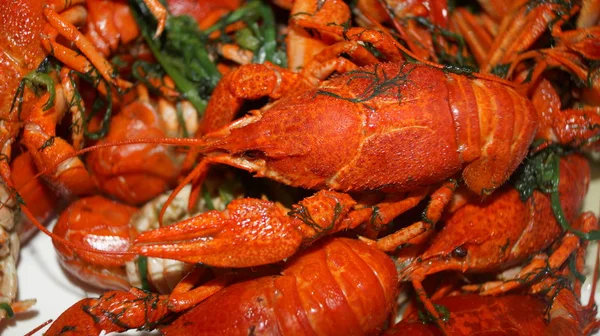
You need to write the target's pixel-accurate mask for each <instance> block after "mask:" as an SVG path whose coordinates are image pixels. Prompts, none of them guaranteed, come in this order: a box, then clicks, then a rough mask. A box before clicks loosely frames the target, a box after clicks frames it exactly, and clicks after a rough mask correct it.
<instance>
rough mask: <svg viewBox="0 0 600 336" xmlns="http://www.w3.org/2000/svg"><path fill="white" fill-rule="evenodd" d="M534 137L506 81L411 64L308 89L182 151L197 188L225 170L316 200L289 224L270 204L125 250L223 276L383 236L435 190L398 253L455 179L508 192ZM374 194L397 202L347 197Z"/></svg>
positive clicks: (426, 225)
mask: <svg viewBox="0 0 600 336" xmlns="http://www.w3.org/2000/svg"><path fill="white" fill-rule="evenodd" d="M270 68H271V69H273V71H277V72H278V73H280V74H285V72H284V69H280V70H278V69H276V67H275V66H270ZM230 84H231V85H237V84H238V83H230ZM240 85H247V87H241V88H240V87H237V90H238V91H244V92H245V93H246V94H247V95H249V96H251V95H252V90H262V91H260V92H263V91H264V88H263V86H262V85H260V83H256V82H253V81H252V82H249V81H242V82H241V83H240ZM207 113H208V112H207ZM536 128H537V119H536V112H535V110H534V107H533V106H532V104H531V103H530V102H529V100H527V99H526V98H525V97H523V96H521V95H519V94H518V93H517V92H516V91H515V90H513V88H512V87H510V86H509V85H507V84H504V83H503V82H502V81H501V80H497V81H496V80H488V79H482V78H475V77H468V76H464V75H457V74H454V73H450V72H445V71H443V70H440V69H437V68H434V67H431V66H427V65H418V64H410V63H376V64H373V65H368V66H364V67H359V68H356V69H355V70H352V71H348V72H346V73H344V74H342V75H339V76H335V77H333V78H331V79H330V80H327V81H324V82H322V83H321V84H320V85H318V86H316V87H314V88H308V89H304V90H291V91H288V92H286V93H285V94H284V95H283V97H282V98H281V99H279V100H277V101H275V102H274V103H273V104H271V105H270V107H268V108H264V109H263V110H261V111H254V112H253V113H251V114H250V115H248V116H245V117H243V118H241V119H238V120H237V121H234V122H233V123H231V124H229V125H228V126H225V127H223V128H221V129H219V130H217V131H214V132H211V133H208V134H206V135H205V136H203V137H202V138H200V139H198V140H194V139H186V141H185V143H186V144H187V145H190V144H192V143H194V144H195V145H196V146H197V148H198V151H199V152H200V153H201V154H202V155H203V159H202V160H201V161H200V162H199V164H198V165H197V167H196V170H195V171H194V175H195V176H204V173H205V171H206V169H208V167H209V166H210V165H212V164H226V165H230V166H233V167H237V168H240V169H244V170H247V171H249V172H252V173H254V174H255V175H256V176H260V177H267V178H271V179H273V180H276V181H278V182H282V183H285V184H288V185H291V186H296V187H303V188H308V189H321V190H322V191H321V192H319V193H317V194H316V195H314V196H313V197H310V198H307V199H305V200H304V201H303V202H300V203H299V204H297V205H295V206H294V210H292V211H291V212H289V213H288V212H287V211H286V210H285V209H283V208H282V207H281V206H279V205H277V204H274V203H270V202H266V201H260V200H251V199H243V200H238V201H236V202H232V203H231V204H230V205H229V206H228V208H227V209H226V210H225V211H224V212H222V213H218V212H215V211H211V212H207V213H204V214H201V215H199V216H197V217H194V218H191V219H188V220H186V221H184V222H182V223H179V224H175V225H172V226H169V227H166V228H161V229H158V230H155V231H150V232H146V233H144V234H142V235H141V236H139V237H138V239H137V240H136V242H134V244H133V246H132V250H133V251H134V252H135V253H140V254H143V255H146V256H155V257H161V258H169V259H178V260H182V261H186V262H202V263H206V264H209V265H215V266H217V265H218V266H221V267H228V266H229V267H248V266H253V265H260V264H264V263H270V262H274V261H277V260H282V259H285V258H288V257H289V256H291V255H292V254H293V253H295V252H296V250H297V249H298V247H299V246H300V244H301V243H302V242H306V241H313V240H314V239H315V238H318V237H320V236H322V235H324V234H328V233H332V232H336V231H339V230H343V229H351V228H355V227H357V226H358V225H360V224H362V223H365V222H369V221H373V220H375V221H376V222H377V223H372V224H377V225H380V224H386V223H388V222H390V221H391V220H392V219H393V218H394V217H396V216H398V215H399V214H400V213H402V212H404V211H406V210H407V209H409V208H411V207H413V206H415V205H416V204H417V203H419V201H420V200H422V199H423V198H424V197H425V196H427V195H429V194H430V188H432V187H436V186H437V187H436V188H438V189H436V190H434V191H433V193H431V196H430V197H431V202H430V204H429V206H428V208H427V211H426V212H425V214H424V215H425V218H424V220H423V221H420V222H417V223H414V224H413V225H411V226H408V227H406V228H404V229H402V230H400V231H399V232H397V233H396V234H395V236H396V238H395V241H396V243H397V244H398V245H399V244H402V243H404V242H407V241H408V240H410V239H412V238H414V237H416V236H419V235H420V234H422V233H423V232H425V231H428V230H430V228H431V227H432V226H433V223H435V222H436V221H437V220H438V219H439V217H440V215H441V212H442V210H443V208H444V206H445V204H447V202H448V201H449V199H450V198H451V197H450V196H451V194H452V193H453V191H454V189H455V188H456V183H455V182H454V181H452V180H451V179H452V178H457V177H458V178H459V179H460V180H462V181H464V183H465V184H466V185H467V186H468V188H469V189H470V190H472V191H473V192H475V193H477V194H487V193H490V192H491V191H493V190H494V189H496V188H497V187H499V186H500V185H501V184H502V183H504V182H505V181H506V180H507V179H508V177H509V176H510V174H511V173H512V172H513V171H514V170H515V169H516V167H517V166H518V164H519V163H520V162H521V160H522V159H523V158H524V156H525V154H526V152H527V148H528V146H529V145H530V143H531V141H532V139H533V136H534V134H535V132H536ZM183 142H184V141H183V140H182V141H179V140H175V141H170V143H183ZM457 175H459V176H457ZM440 183H441V186H439V185H440ZM369 191H381V192H386V193H388V194H389V195H392V196H391V197H390V198H387V199H386V201H385V202H383V203H380V204H377V205H376V206H372V205H369V206H365V205H363V204H357V202H355V201H354V199H353V198H351V197H350V196H348V195H346V194H343V193H345V192H352V193H360V192H369ZM341 192H343V193H341ZM404 193H407V195H406V196H405V195H404ZM390 199H391V200H390ZM248 223H251V224H248Z"/></svg>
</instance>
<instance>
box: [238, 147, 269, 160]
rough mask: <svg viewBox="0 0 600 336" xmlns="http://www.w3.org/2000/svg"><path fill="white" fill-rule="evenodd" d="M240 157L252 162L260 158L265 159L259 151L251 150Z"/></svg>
mask: <svg viewBox="0 0 600 336" xmlns="http://www.w3.org/2000/svg"><path fill="white" fill-rule="evenodd" d="M241 156H242V157H243V158H245V159H250V160H254V159H262V158H264V157H265V153H264V152H263V151H260V150H256V149H251V150H247V151H245V152H243V153H242V155H241Z"/></svg>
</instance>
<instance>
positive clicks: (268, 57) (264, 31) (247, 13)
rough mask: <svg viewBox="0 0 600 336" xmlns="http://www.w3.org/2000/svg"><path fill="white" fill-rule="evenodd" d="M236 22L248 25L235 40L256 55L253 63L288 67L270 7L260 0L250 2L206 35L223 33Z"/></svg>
mask: <svg viewBox="0 0 600 336" xmlns="http://www.w3.org/2000/svg"><path fill="white" fill-rule="evenodd" d="M259 21H260V22H261V23H260V24H259ZM236 22H244V23H245V24H246V28H243V29H241V30H239V31H238V32H236V35H235V38H236V42H237V43H238V45H240V46H241V47H242V48H244V49H247V50H250V51H252V52H253V53H254V58H253V60H252V62H253V63H264V62H266V61H268V62H271V63H273V64H276V65H279V66H282V67H285V66H286V64H287V59H286V54H285V51H284V50H283V49H282V48H278V43H277V42H278V41H277V31H276V24H275V15H274V14H273V10H272V9H271V7H270V6H268V5H267V4H265V3H263V2H262V1H260V0H253V1H250V2H248V3H247V4H246V5H244V6H242V7H240V8H238V9H236V10H234V11H233V12H231V13H229V14H228V15H226V16H224V17H223V18H222V19H221V20H219V21H217V23H215V24H214V25H212V26H211V27H209V28H207V29H206V30H204V34H206V35H207V36H208V35H209V34H211V33H213V32H215V31H223V30H224V29H225V27H227V26H229V25H231V24H233V23H236ZM221 35H222V36H225V34H221Z"/></svg>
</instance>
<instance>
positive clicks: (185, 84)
mask: <svg viewBox="0 0 600 336" xmlns="http://www.w3.org/2000/svg"><path fill="white" fill-rule="evenodd" d="M129 6H130V8H131V12H132V14H133V17H134V18H135V20H136V22H137V24H138V27H139V28H140V32H141V34H142V36H143V37H144V39H145V41H146V43H147V44H148V47H149V48H150V50H151V51H152V54H153V55H154V57H155V58H156V60H157V61H158V63H159V64H160V65H161V66H162V68H163V69H164V71H165V72H166V73H167V74H168V75H169V76H170V77H171V78H172V79H173V82H175V86H176V87H177V89H178V90H179V91H180V92H181V93H182V95H183V97H185V99H188V100H189V101H190V103H191V104H192V106H194V108H195V109H196V111H197V112H198V114H202V113H203V112H204V109H205V108H206V104H207V99H208V97H209V95H210V93H211V92H212V90H213V89H214V87H215V86H216V84H217V82H218V81H219V80H220V79H221V74H220V73H219V71H218V70H217V68H216V66H215V65H214V63H213V62H212V61H211V60H210V58H209V56H208V53H207V51H206V45H205V40H206V37H205V35H204V34H203V33H202V32H200V30H199V28H198V25H197V23H196V22H195V21H194V19H193V18H191V17H189V16H185V15H180V16H172V15H170V16H169V17H168V18H167V24H166V27H165V32H164V33H163V35H162V36H161V38H159V39H154V31H155V28H156V19H155V18H154V17H153V15H152V14H151V13H150V11H149V10H148V7H146V5H145V4H144V2H143V1H142V0H129Z"/></svg>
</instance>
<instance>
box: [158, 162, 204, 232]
mask: <svg viewBox="0 0 600 336" xmlns="http://www.w3.org/2000/svg"><path fill="white" fill-rule="evenodd" d="M208 167H209V164H208V162H206V161H201V162H200V164H198V165H197V166H196V167H195V168H194V170H192V171H191V172H190V173H189V174H187V176H186V177H185V178H184V179H183V181H181V182H180V183H179V184H178V185H177V187H176V188H175V189H174V190H173V191H172V192H171V194H170V195H169V198H167V200H166V201H165V204H164V205H163V207H162V208H161V209H160V213H159V214H158V226H159V227H162V226H163V218H164V216H165V213H166V212H167V209H168V208H169V206H170V205H171V203H172V202H173V200H174V199H175V197H177V195H178V194H179V192H181V190H182V189H183V188H184V187H185V186H186V185H187V184H188V183H192V191H191V192H190V196H189V201H188V212H189V213H192V212H193V207H194V205H195V204H196V203H197V200H198V191H199V190H196V191H195V190H194V187H195V186H197V185H201V184H202V182H203V180H204V177H205V176H206V173H207V172H208ZM196 189H198V188H196ZM194 194H195V195H194Z"/></svg>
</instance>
